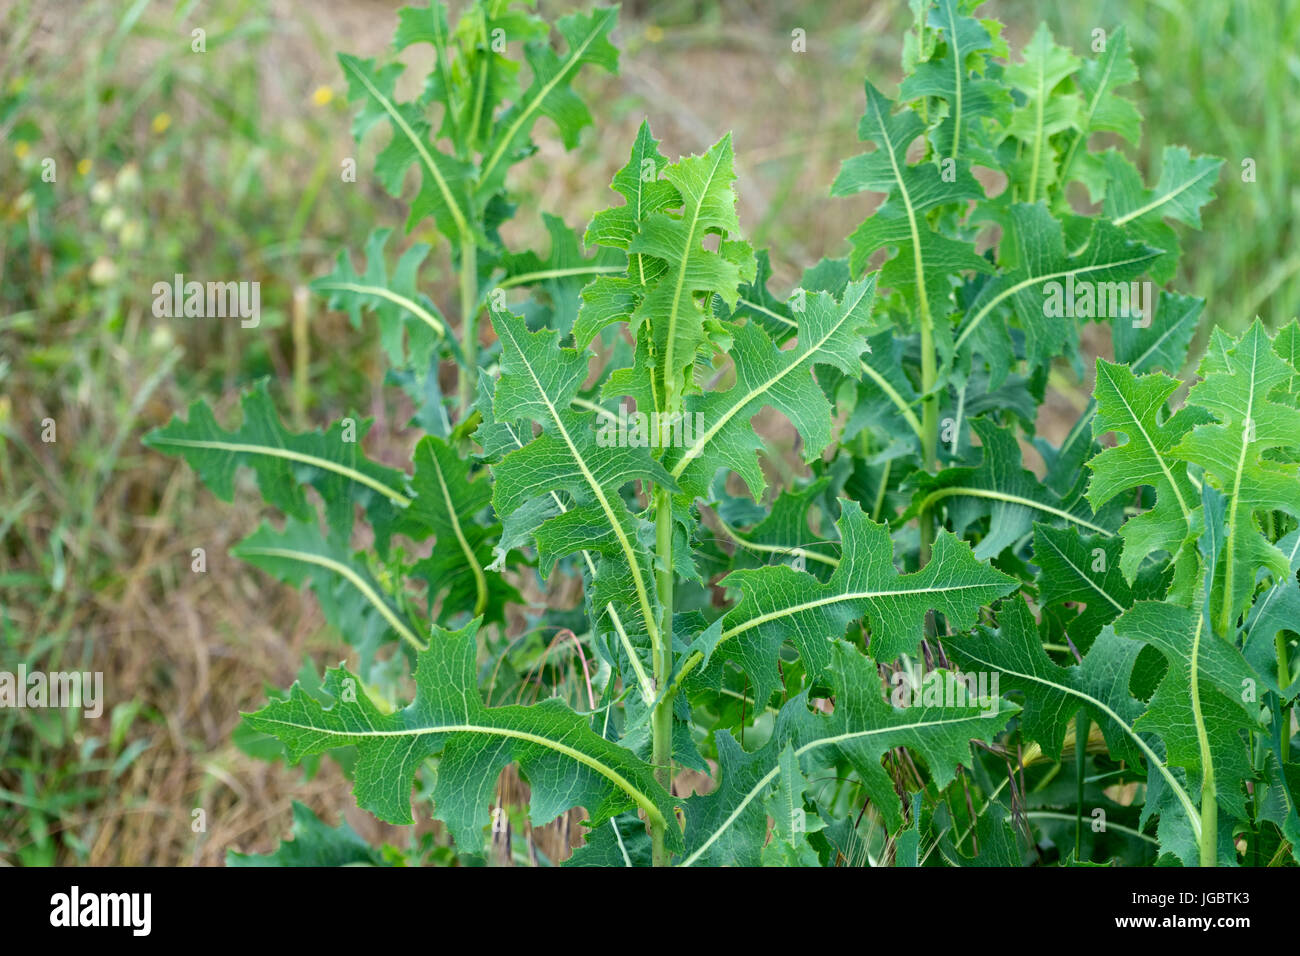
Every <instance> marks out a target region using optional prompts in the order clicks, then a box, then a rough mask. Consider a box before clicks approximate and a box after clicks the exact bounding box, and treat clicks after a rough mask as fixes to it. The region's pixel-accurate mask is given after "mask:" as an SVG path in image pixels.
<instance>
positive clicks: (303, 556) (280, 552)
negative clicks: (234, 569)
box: [239, 544, 425, 650]
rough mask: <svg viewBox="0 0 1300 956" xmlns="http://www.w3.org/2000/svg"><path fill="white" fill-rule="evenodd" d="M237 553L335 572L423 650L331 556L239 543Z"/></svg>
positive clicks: (352, 573)
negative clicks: (313, 566)
mask: <svg viewBox="0 0 1300 956" xmlns="http://www.w3.org/2000/svg"><path fill="white" fill-rule="evenodd" d="M239 553H240V554H241V555H254V554H256V555H263V556H265V557H269V558H288V559H289V560H291V561H301V562H303V563H304V564H314V565H316V566H318V567H322V568H327V569H328V570H330V571H333V572H334V573H335V574H337V575H339V576H340V577H342V578H344V579H346V580H347V582H348V583H349V584H351V585H352V586H353V587H354V588H356V589H357V590H358V591H360V592H361V594H362V595H363V596H364V597H365V599H366V600H367V601H369V602H370V603H371V605H373V606H374V608H375V610H377V611H378V612H379V613H380V614H381V615H382V616H383V618H384V620H385V621H387V622H388V624H389V626H391V627H392V628H393V630H395V631H397V633H398V634H399V635H401V637H402V639H403V640H404V641H406V642H407V643H408V644H411V645H412V646H413V647H415V648H416V649H417V650H424V649H425V645H424V643H423V642H421V641H420V639H419V638H417V637H416V636H415V634H414V633H413V632H412V631H411V629H410V628H408V627H407V626H406V625H405V624H403V623H402V621H401V619H400V618H398V616H397V615H396V614H394V613H393V611H392V609H391V608H390V607H389V606H388V605H387V604H385V603H384V601H383V599H382V598H381V597H380V596H379V595H378V594H376V593H375V589H374V588H372V587H371V586H370V585H369V584H368V583H367V582H366V581H365V580H364V579H363V578H362V577H361V576H360V575H359V574H357V573H356V572H355V571H353V570H352V569H351V568H350V567H348V566H347V565H346V564H343V563H341V562H339V561H335V560H333V559H332V558H327V557H324V556H323V555H319V554H313V553H311V552H310V551H297V550H294V549H292V548H268V547H263V546H261V545H246V544H245V545H240V546H239Z"/></svg>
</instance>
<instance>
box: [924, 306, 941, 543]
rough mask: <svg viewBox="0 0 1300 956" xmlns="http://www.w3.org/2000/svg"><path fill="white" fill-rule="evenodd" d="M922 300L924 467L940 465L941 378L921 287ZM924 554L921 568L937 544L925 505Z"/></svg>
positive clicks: (932, 330)
mask: <svg viewBox="0 0 1300 956" xmlns="http://www.w3.org/2000/svg"><path fill="white" fill-rule="evenodd" d="M919 294H920V301H921V393H922V394H923V395H924V396H925V399H924V401H923V403H922V405H921V455H922V462H921V467H923V468H934V469H935V470H936V471H937V470H938V467H939V462H938V458H939V397H938V396H937V395H935V394H933V392H934V387H935V383H936V382H937V381H938V379H939V371H938V367H937V365H938V363H937V362H936V359H935V352H934V323H933V320H932V319H931V317H930V304H929V301H928V299H927V298H926V294H925V290H924V289H923V288H922V289H921V290H920V293H919ZM919 520H920V524H921V556H920V565H919V566H920V567H925V565H927V564H929V563H930V548H931V546H932V545H933V543H934V513H933V511H932V510H931V509H930V508H928V507H927V508H924V509H923V510H922V511H921V515H920V519H919Z"/></svg>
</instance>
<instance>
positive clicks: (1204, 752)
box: [1190, 615, 1219, 866]
mask: <svg viewBox="0 0 1300 956" xmlns="http://www.w3.org/2000/svg"><path fill="white" fill-rule="evenodd" d="M1205 630H1206V627H1205V618H1204V616H1203V615H1202V616H1201V618H1200V620H1199V622H1198V624H1197V627H1196V636H1195V637H1193V638H1192V668H1191V681H1190V684H1191V692H1192V720H1193V723H1194V724H1195V725H1196V741H1197V743H1198V744H1199V746H1200V750H1201V833H1200V847H1201V866H1215V865H1216V864H1217V863H1218V842H1219V801H1218V795H1217V793H1216V791H1215V788H1214V761H1213V759H1212V757H1211V753H1210V738H1209V734H1208V733H1207V732H1206V729H1205V714H1204V712H1203V711H1202V710H1201V669H1200V656H1201V639H1202V637H1204V636H1205ZM1210 639H1211V640H1213V639H1214V636H1213V635H1210Z"/></svg>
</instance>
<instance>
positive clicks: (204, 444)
mask: <svg viewBox="0 0 1300 956" xmlns="http://www.w3.org/2000/svg"><path fill="white" fill-rule="evenodd" d="M150 442H151V443H152V444H154V445H175V446H177V447H180V448H210V449H212V450H214V451H228V452H232V453H235V454H245V455H266V456H267V457H270V458H284V459H287V460H289V461H296V462H300V463H302V464H304V465H311V466H312V467H313V468H320V469H321V470H322V471H332V472H334V474H336V475H342V476H343V477H344V478H348V479H350V480H351V481H355V482H356V483H357V484H359V485H365V486H366V487H367V488H372V489H374V490H375V491H377V492H379V493H380V494H381V495H383V496H384V497H386V498H388V500H390V501H391V502H393V503H394V504H395V505H397V506H398V507H399V508H405V507H407V506H408V505H410V503H411V499H410V498H408V497H406V496H405V495H403V494H400V493H399V492H397V491H394V490H393V489H392V488H390V487H389V486H388V485H386V484H384V483H383V482H382V481H379V480H377V479H375V478H371V477H370V476H369V475H367V474H365V473H364V472H360V471H357V470H356V469H355V468H349V467H348V466H347V465H340V464H339V463H338V462H333V461H330V460H329V459H328V458H318V457H316V456H315V455H308V454H306V453H304V452H300V451H293V450H292V449H289V448H280V447H278V446H276V445H250V444H247V443H244V442H228V441H212V440H208V439H199V438H171V437H168V436H161V435H160V436H155V437H153V438H151V439H150Z"/></svg>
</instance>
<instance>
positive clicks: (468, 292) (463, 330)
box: [457, 235, 479, 421]
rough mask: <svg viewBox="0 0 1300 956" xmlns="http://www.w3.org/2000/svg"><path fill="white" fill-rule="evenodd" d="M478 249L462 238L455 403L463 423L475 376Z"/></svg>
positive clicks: (466, 237) (472, 240)
mask: <svg viewBox="0 0 1300 956" xmlns="http://www.w3.org/2000/svg"><path fill="white" fill-rule="evenodd" d="M478 312H479V309H478V247H477V246H476V245H475V244H474V239H473V237H472V236H468V235H467V236H463V237H462V238H461V244H460V315H461V324H460V335H461V343H460V346H461V352H462V353H463V354H464V356H465V367H464V368H462V369H461V370H460V379H459V381H458V383H457V384H458V386H459V388H458V395H457V400H458V404H459V407H460V418H461V420H462V421H463V420H464V418H465V416H466V415H468V414H469V407H470V405H472V404H473V402H474V388H475V385H476V384H477V383H476V381H475V379H476V378H477V376H478V365H477V362H478Z"/></svg>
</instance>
